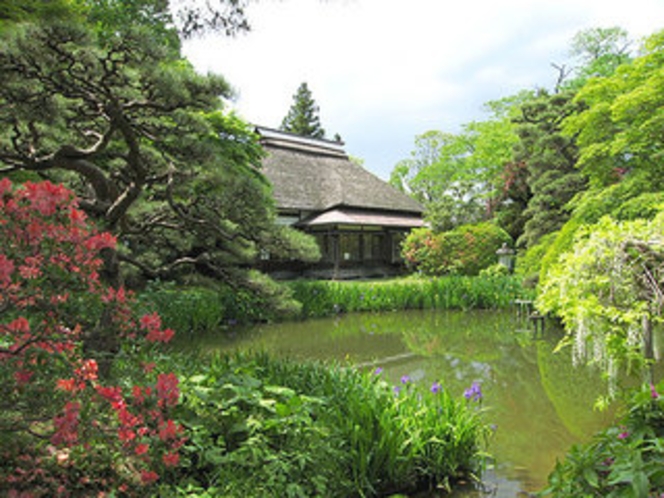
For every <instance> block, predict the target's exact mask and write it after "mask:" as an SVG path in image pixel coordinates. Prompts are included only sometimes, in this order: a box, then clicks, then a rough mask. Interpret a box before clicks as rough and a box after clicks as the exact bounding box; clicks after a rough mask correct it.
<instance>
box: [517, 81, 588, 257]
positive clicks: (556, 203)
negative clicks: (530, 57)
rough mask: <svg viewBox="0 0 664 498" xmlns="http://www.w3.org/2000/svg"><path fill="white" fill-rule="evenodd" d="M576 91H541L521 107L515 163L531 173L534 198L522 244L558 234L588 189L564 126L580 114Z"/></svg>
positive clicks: (529, 181)
mask: <svg viewBox="0 0 664 498" xmlns="http://www.w3.org/2000/svg"><path fill="white" fill-rule="evenodd" d="M573 96H574V95H573V94H572V93H571V92H563V93H558V94H553V95H551V94H549V93H547V92H546V91H541V92H539V94H538V95H537V96H536V97H535V98H533V99H532V100H530V101H527V102H526V103H524V104H523V105H522V107H521V113H520V116H519V117H518V118H516V120H515V121H516V123H517V125H518V127H517V133H518V135H519V143H518V144H517V146H516V151H515V155H516V157H515V159H516V163H517V164H519V163H521V162H523V163H524V164H525V165H526V167H527V170H528V179H527V183H528V186H529V187H530V191H531V195H532V197H531V198H530V200H529V202H528V207H527V209H526V210H525V211H524V212H523V216H524V217H525V225H524V231H523V234H522V235H521V237H520V238H519V241H518V244H519V245H520V246H522V247H526V248H528V247H532V246H534V245H536V244H537V242H538V241H539V240H540V238H541V237H542V236H543V235H546V234H548V233H552V232H555V231H556V230H558V229H560V228H561V227H562V225H563V224H564V223H565V222H566V221H567V220H568V219H569V211H568V208H567V204H568V203H569V201H570V200H571V199H572V197H574V196H575V195H576V194H577V193H578V192H580V191H582V190H584V189H585V188H586V181H585V180H584V176H583V175H582V174H581V173H580V172H579V170H578V169H577V168H576V161H577V159H578V150H577V147H576V145H575V143H574V140H573V138H570V137H567V136H564V135H562V133H561V123H562V121H563V120H564V119H565V118H566V117H567V116H569V115H570V114H572V113H576V112H578V111H579V110H580V106H581V104H579V103H575V102H574V101H573V100H572V99H573Z"/></svg>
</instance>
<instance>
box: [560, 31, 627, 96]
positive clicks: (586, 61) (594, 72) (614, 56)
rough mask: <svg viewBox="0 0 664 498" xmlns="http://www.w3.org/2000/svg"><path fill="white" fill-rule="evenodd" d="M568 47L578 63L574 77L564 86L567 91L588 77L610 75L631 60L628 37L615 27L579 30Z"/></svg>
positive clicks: (625, 32) (585, 80)
mask: <svg viewBox="0 0 664 498" xmlns="http://www.w3.org/2000/svg"><path fill="white" fill-rule="evenodd" d="M570 45H571V46H570V54H571V55H572V57H574V58H575V59H576V60H577V61H578V64H577V67H576V68H575V70H576V73H577V74H576V76H575V78H573V79H572V80H570V81H569V82H567V83H566V84H565V86H566V87H570V88H579V87H581V86H583V85H584V84H585V83H586V82H587V81H588V80H589V79H590V78H596V77H604V76H611V75H612V74H613V73H614V72H615V71H616V69H617V68H618V67H619V66H620V65H622V64H625V63H626V62H628V61H629V60H630V57H631V56H630V47H631V45H632V42H631V41H630V39H629V34H628V33H627V31H625V30H624V29H622V28H620V27H617V26H615V27H612V28H590V29H586V30H583V31H579V32H578V33H577V34H576V35H575V36H574V38H573V39H572V42H571V44H570Z"/></svg>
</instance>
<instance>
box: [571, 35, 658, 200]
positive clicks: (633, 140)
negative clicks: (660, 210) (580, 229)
mask: <svg viewBox="0 0 664 498" xmlns="http://www.w3.org/2000/svg"><path fill="white" fill-rule="evenodd" d="M663 68H664V31H661V32H659V33H657V34H655V35H653V36H652V37H650V38H649V39H648V40H647V41H646V42H645V44H644V47H643V55H642V56H640V57H638V58H636V59H635V60H634V61H633V62H631V63H629V64H624V65H622V66H620V67H619V68H618V69H617V70H616V72H615V74H613V75H611V76H608V77H605V78H597V79H594V80H591V81H589V82H588V84H587V85H586V86H585V87H583V88H582V89H581V90H580V91H579V94H578V96H577V98H576V100H577V101H579V102H584V104H585V105H586V106H587V109H586V110H585V111H584V112H582V113H579V114H578V115H576V116H570V118H569V119H567V120H566V121H565V132H566V133H567V134H568V135H569V136H575V137H576V140H577V143H578V145H579V147H580V149H581V150H580V157H579V166H580V167H581V169H582V170H583V171H584V172H585V173H586V174H587V175H588V177H589V178H590V180H591V182H592V184H593V185H594V186H598V187H603V186H606V185H609V184H611V183H613V182H615V181H618V180H620V178H621V177H623V176H624V175H625V174H629V173H632V172H635V171H644V172H647V173H649V174H650V176H651V179H652V181H653V182H655V183H654V185H653V186H654V187H655V188H657V186H661V182H662V179H663V178H664V177H663V175H662V173H664V169H663V166H662V165H663V164H664V163H663V161H662V154H663V150H664V138H663V137H662V134H661V129H662V123H664V91H663V90H664V76H662V74H663V72H662V71H663Z"/></svg>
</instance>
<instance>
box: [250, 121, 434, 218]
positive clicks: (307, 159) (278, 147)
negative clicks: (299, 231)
mask: <svg viewBox="0 0 664 498" xmlns="http://www.w3.org/2000/svg"><path fill="white" fill-rule="evenodd" d="M256 131H257V132H258V133H259V135H260V136H261V143H262V145H263V147H264V148H265V150H266V151H267V153H268V154H267V157H266V158H265V159H264V160H263V173H264V174H265V176H266V177H267V178H268V180H270V182H271V183H272V185H273V188H274V196H275V200H276V203H277V207H279V208H280V209H284V210H291V209H292V210H298V211H312V212H322V211H328V210H330V209H332V208H341V207H343V208H356V209H363V210H367V209H368V210H377V211H387V212H399V213H408V214H411V215H414V216H415V217H419V216H421V215H422V211H423V209H422V206H421V205H420V204H419V203H418V202H416V201H415V200H414V199H412V198H410V197H409V196H407V195H406V194H404V193H403V192H400V191H398V190H397V189H395V188H394V187H392V186H391V185H390V184H389V183H386V182H384V181H383V180H381V179H380V178H378V177H377V176H375V175H373V174H372V173H370V172H368V171H367V170H365V169H364V168H362V167H361V166H359V165H357V164H355V163H353V162H352V161H350V159H349V158H348V155H347V154H346V152H345V151H344V149H343V144H342V143H339V142H332V141H329V140H317V139H312V138H307V137H300V136H297V135H293V134H290V133H285V132H282V131H277V130H272V129H269V128H262V127H258V128H256Z"/></svg>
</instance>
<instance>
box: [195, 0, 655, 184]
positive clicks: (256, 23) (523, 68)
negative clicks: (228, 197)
mask: <svg viewBox="0 0 664 498" xmlns="http://www.w3.org/2000/svg"><path fill="white" fill-rule="evenodd" d="M247 14H248V17H249V21H250V23H251V24H252V31H250V32H249V33H247V34H243V35H240V36H238V37H236V38H227V37H222V36H207V37H206V38H204V39H201V40H196V41H193V42H187V44H186V45H185V54H186V55H187V56H188V58H189V59H190V60H191V61H192V62H193V63H194V65H195V66H196V68H197V69H198V70H199V71H201V72H214V73H218V74H221V75H223V76H225V77H226V79H227V80H228V81H229V82H230V84H231V85H232V86H233V87H234V88H235V90H236V94H237V97H236V99H235V101H234V103H233V106H234V107H235V108H236V109H237V111H238V113H239V114H240V115H241V116H242V117H243V118H245V119H247V120H248V121H250V122H252V123H255V124H260V125H263V126H269V127H273V128H278V127H279V126H280V124H281V121H282V119H283V118H284V116H285V115H286V114H287V112H288V109H289V108H290V106H291V104H292V102H293V94H294V93H295V91H296V90H297V87H298V86H299V85H300V84H301V83H302V82H307V83H308V85H309V88H310V89H311V91H312V93H313V97H314V99H315V101H316V103H317V104H318V105H319V107H320V118H321V124H322V125H323V127H324V128H325V130H326V132H327V135H328V137H330V138H331V137H334V135H335V134H337V133H338V134H339V135H341V137H342V139H343V140H344V141H345V143H346V150H347V152H348V153H349V154H351V155H353V156H355V157H358V158H360V159H362V160H364V166H365V167H366V168H367V169H368V170H370V171H372V172H373V173H375V174H377V175H378V176H380V177H381V178H384V179H387V178H389V174H390V172H391V171H392V169H393V168H394V166H395V165H396V163H397V162H398V161H400V160H401V159H405V158H407V157H408V156H409V154H410V152H411V151H412V150H413V148H414V138H415V136H416V135H419V134H421V133H424V132H425V131H428V130H433V129H435V130H442V131H448V132H456V131H458V130H459V127H460V126H461V125H462V124H464V123H468V122H470V121H472V120H481V119H484V118H485V117H486V114H485V113H484V110H483V104H484V103H485V102H487V101H489V100H495V99H499V98H502V97H506V96H509V95H512V94H514V93H516V92H517V91H519V90H522V89H532V88H536V87H545V88H549V89H550V88H552V86H553V85H554V84H555V81H556V76H557V73H556V71H555V70H554V69H553V68H552V67H551V63H557V64H562V63H569V62H570V58H569V55H568V53H567V52H568V49H569V43H570V40H571V39H572V37H573V36H574V35H575V34H576V33H578V32H579V31H580V30H583V29H587V28H592V27H612V26H620V27H623V28H625V29H626V30H627V31H628V32H629V33H630V35H631V36H632V38H634V39H637V40H638V39H640V38H642V37H643V36H646V35H649V34H652V33H654V32H655V31H657V30H659V29H664V0H456V1H453V0H408V1H405V0H260V1H258V2H255V3H253V4H251V5H250V7H249V9H248V11H247Z"/></svg>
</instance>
